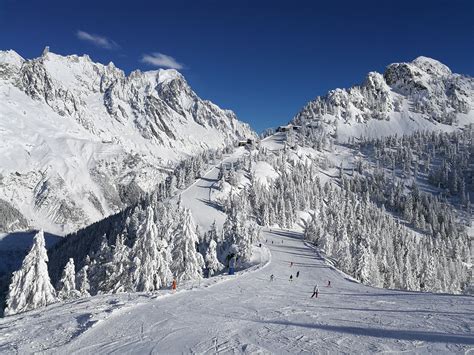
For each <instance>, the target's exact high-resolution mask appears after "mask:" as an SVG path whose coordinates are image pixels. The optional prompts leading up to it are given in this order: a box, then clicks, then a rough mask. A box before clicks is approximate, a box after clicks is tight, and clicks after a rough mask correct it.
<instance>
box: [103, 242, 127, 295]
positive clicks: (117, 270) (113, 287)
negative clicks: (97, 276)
mask: <svg viewBox="0 0 474 355" xmlns="http://www.w3.org/2000/svg"><path fill="white" fill-rule="evenodd" d="M112 253H113V255H112V261H111V262H110V263H111V274H110V277H109V278H108V287H107V289H108V290H109V291H112V292H114V293H119V292H127V291H131V290H132V284H131V278H132V277H131V270H130V269H131V265H130V248H129V247H128V246H127V245H125V237H124V235H123V234H120V235H118V236H117V240H116V241H115V246H114V248H113V252H112Z"/></svg>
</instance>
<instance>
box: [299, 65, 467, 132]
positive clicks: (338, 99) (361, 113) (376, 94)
mask: <svg viewBox="0 0 474 355" xmlns="http://www.w3.org/2000/svg"><path fill="white" fill-rule="evenodd" d="M473 108H474V79H473V78H471V77H467V76H464V75H460V74H454V73H452V72H451V70H450V69H449V68H448V67H447V66H446V65H444V64H442V63H440V62H438V61H436V60H434V59H431V58H427V57H418V58H416V59H415V60H414V61H412V62H410V63H394V64H390V65H389V66H388V67H387V68H386V70H385V73H384V74H383V75H382V74H380V73H377V72H371V73H369V74H368V75H367V77H366V79H365V81H364V82H363V84H362V85H358V86H353V87H351V88H350V89H335V90H331V91H330V92H329V93H328V94H327V95H325V96H319V97H317V98H315V99H314V100H312V101H310V102H309V103H308V104H307V105H306V106H305V107H304V108H303V109H302V110H301V111H300V112H299V113H298V114H297V115H296V116H295V117H294V118H293V123H296V124H311V125H312V126H314V125H317V126H320V127H321V128H322V129H323V130H324V131H325V132H327V133H330V134H337V138H338V140H339V141H345V140H347V139H348V138H350V137H359V136H366V137H372V138H375V137H382V136H387V135H393V134H396V133H398V134H404V133H411V132H413V131H416V130H437V129H442V130H446V131H451V130H453V129H455V128H456V127H462V126H464V125H466V124H469V123H474V111H473Z"/></svg>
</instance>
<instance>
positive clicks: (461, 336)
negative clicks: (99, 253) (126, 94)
mask: <svg viewBox="0 0 474 355" xmlns="http://www.w3.org/2000/svg"><path fill="white" fill-rule="evenodd" d="M238 154H244V150H243V149H242V150H240V151H239V152H238V153H237V155H238ZM235 158H236V156H235V155H234V156H231V157H229V158H227V160H226V161H230V160H233V159H235ZM216 173H217V169H212V170H210V171H209V172H208V173H207V174H206V175H205V176H204V177H203V178H201V179H200V180H198V181H197V182H196V183H195V184H194V185H192V186H191V187H190V188H188V189H187V190H186V191H185V192H184V193H183V194H182V199H183V204H184V205H185V206H186V207H189V208H191V210H192V213H193V215H194V216H195V219H196V221H197V222H198V223H201V224H202V227H203V228H207V227H206V226H207V225H208V224H209V223H212V221H213V220H216V221H218V224H220V223H221V219H222V218H221V217H222V216H221V214H222V212H220V211H218V210H217V209H215V205H213V204H212V203H209V201H208V196H209V195H208V194H209V191H208V190H209V186H212V184H213V183H214V181H215V179H216V177H217V175H216ZM206 194H207V195H206ZM301 237H302V236H301V234H300V233H297V232H292V231H285V230H278V229H272V230H266V231H265V232H264V234H263V239H264V240H263V244H264V246H263V247H262V248H258V247H257V248H256V250H257V253H256V256H257V258H256V261H259V262H260V264H261V265H260V267H258V266H254V267H253V268H252V269H251V270H249V271H247V272H242V273H240V274H239V275H236V276H235V277H232V276H225V277H222V276H220V277H217V278H214V279H210V280H204V281H203V282H202V283H201V284H200V285H198V284H197V283H195V284H187V285H180V286H179V290H178V291H181V292H177V293H176V294H171V293H170V292H169V291H167V290H164V291H162V292H159V293H158V295H145V294H131V295H127V294H122V295H103V296H96V297H92V298H89V299H81V300H78V301H74V302H71V303H68V304H63V305H61V304H56V305H52V306H49V307H47V308H46V309H44V310H38V311H34V312H29V313H25V314H20V315H17V316H13V317H8V318H5V319H2V320H0V353H30V352H38V351H40V352H44V353H58V354H91V353H99V354H102V353H117V354H124V353H133V354H138V353H139V354H143V353H161V354H177V353H261V354H262V353H278V354H281V353H291V354H294V353H335V352H337V353H368V352H398V353H399V352H409V353H460V354H466V353H472V352H474V335H473V327H474V313H473V312H474V298H472V297H468V296H453V295H444V294H430V293H418V292H404V291H391V290H384V289H375V288H371V287H367V286H364V285H361V284H359V283H357V282H355V281H353V280H352V279H351V278H349V277H347V276H345V275H344V274H342V273H341V272H339V271H338V270H337V269H335V268H333V267H332V266H330V265H329V264H328V263H326V262H325V260H324V259H323V258H322V257H321V256H319V255H318V253H317V252H316V251H315V250H314V249H313V248H311V247H310V246H307V245H306V244H305V243H304V242H303V240H302V239H301ZM267 248H268V250H269V251H270V254H271V256H270V255H269V254H268V253H267ZM290 262H293V266H290ZM298 270H299V271H300V276H299V278H296V277H295V276H296V272H297V271H298ZM272 274H273V275H274V276H275V281H274V282H270V275H272ZM290 275H293V281H292V282H290V281H289V276H290ZM328 280H331V283H332V287H330V288H329V287H326V286H325V285H326V284H327V281H328ZM315 284H318V285H319V289H320V295H319V297H318V298H317V299H311V298H310V296H311V293H312V291H313V287H314V286H315Z"/></svg>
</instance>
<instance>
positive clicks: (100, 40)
mask: <svg viewBox="0 0 474 355" xmlns="http://www.w3.org/2000/svg"><path fill="white" fill-rule="evenodd" d="M76 36H77V38H79V39H80V40H81V41H86V42H89V43H92V44H93V45H95V46H97V47H100V48H104V49H117V48H120V46H119V45H118V44H117V43H116V42H114V41H112V40H111V39H109V38H107V37H104V36H99V35H96V34H92V33H88V32H85V31H81V30H79V31H77V33H76Z"/></svg>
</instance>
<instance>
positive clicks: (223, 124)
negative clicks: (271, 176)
mask: <svg viewBox="0 0 474 355" xmlns="http://www.w3.org/2000/svg"><path fill="white" fill-rule="evenodd" d="M253 135H254V133H253V132H252V131H251V129H250V128H249V127H248V125H246V124H243V123H241V122H239V121H238V120H237V118H236V116H235V114H234V113H233V112H231V111H228V110H222V109H220V108H219V107H217V106H216V105H214V104H213V103H211V102H209V101H205V100H202V99H200V98H199V97H198V96H197V95H196V94H195V93H194V91H192V89H191V88H190V87H189V85H188V84H187V83H186V81H185V79H184V77H183V76H182V75H181V74H180V73H178V72H177V71H175V70H157V71H150V72H140V71H138V70H137V71H134V72H132V73H131V74H130V75H128V76H127V75H125V73H124V72H123V71H122V70H120V69H118V68H116V67H115V66H114V65H113V63H110V64H108V65H107V66H105V65H102V64H99V63H94V62H92V61H91V59H90V58H89V57H88V56H86V55H84V56H82V57H79V56H76V55H72V56H67V57H64V56H60V55H57V54H54V53H51V52H48V51H47V50H46V51H45V52H44V53H43V55H42V56H41V57H39V58H35V59H32V60H25V59H23V58H22V57H20V56H19V55H18V54H17V53H15V52H14V51H4V52H0V154H1V155H2V157H3V159H2V163H1V164H0V199H3V200H5V201H6V203H9V204H10V205H11V207H10V209H12V208H16V209H17V210H19V211H20V212H21V213H22V214H23V215H24V216H25V217H26V219H27V220H28V223H29V224H30V226H32V227H43V228H45V229H46V230H49V231H51V232H54V233H56V234H63V233H67V232H70V231H72V230H75V229H77V228H78V227H82V226H85V225H87V224H89V223H91V222H94V221H97V220H98V219H100V218H102V217H104V216H107V215H109V214H111V213H113V212H116V211H117V210H118V209H120V208H122V207H123V206H124V205H127V204H129V203H130V202H132V201H134V200H136V199H137V197H138V195H139V194H141V193H142V192H143V191H150V190H152V189H153V187H154V186H155V185H156V184H157V183H158V182H159V181H160V180H161V179H162V178H163V176H164V173H166V171H167V168H169V167H170V166H172V165H173V164H175V163H176V162H177V161H178V160H179V159H180V158H181V157H183V156H185V155H187V154H195V153H197V152H199V151H201V150H203V149H207V148H218V147H223V146H224V145H228V144H231V143H232V141H233V140H235V139H238V138H241V137H250V136H253ZM13 222H14V221H13ZM12 228H13V229H15V226H13V227H12Z"/></svg>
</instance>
